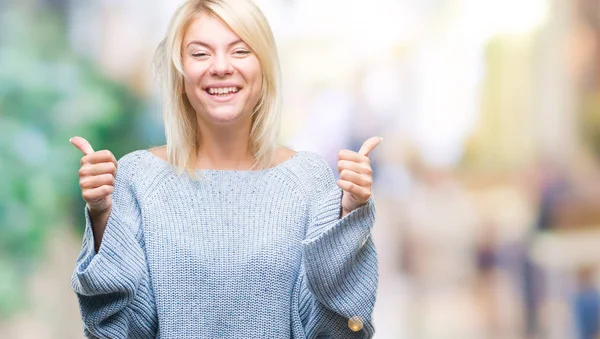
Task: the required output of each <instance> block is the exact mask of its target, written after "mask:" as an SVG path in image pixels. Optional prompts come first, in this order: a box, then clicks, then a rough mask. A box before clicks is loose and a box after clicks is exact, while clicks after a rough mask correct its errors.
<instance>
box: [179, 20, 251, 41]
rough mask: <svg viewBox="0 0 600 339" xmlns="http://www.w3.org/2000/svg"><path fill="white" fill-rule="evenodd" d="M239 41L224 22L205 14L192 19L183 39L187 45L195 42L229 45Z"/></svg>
mask: <svg viewBox="0 0 600 339" xmlns="http://www.w3.org/2000/svg"><path fill="white" fill-rule="evenodd" d="M239 39H240V38H239V36H238V35H237V34H235V32H234V31H233V30H231V28H229V26H228V25H227V24H226V23H225V22H223V20H221V19H220V18H218V17H215V16H213V15H209V14H205V13H201V14H198V15H196V16H194V18H192V22H191V23H190V25H189V26H188V28H187V30H186V32H185V35H184V38H183V40H184V43H185V44H187V43H188V42H190V41H193V40H202V41H204V42H206V43H209V44H214V45H221V44H225V45H227V44H229V43H231V42H233V41H236V40H239Z"/></svg>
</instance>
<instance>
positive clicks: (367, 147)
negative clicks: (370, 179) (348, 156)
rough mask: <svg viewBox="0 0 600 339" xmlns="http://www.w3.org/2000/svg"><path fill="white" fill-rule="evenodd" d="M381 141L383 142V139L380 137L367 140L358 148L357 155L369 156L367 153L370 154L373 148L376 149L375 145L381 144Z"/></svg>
mask: <svg viewBox="0 0 600 339" xmlns="http://www.w3.org/2000/svg"><path fill="white" fill-rule="evenodd" d="M381 140H383V138H381V137H372V138H369V139H368V140H367V141H365V143H364V144H363V145H362V147H361V148H360V150H359V151H358V153H359V154H362V155H364V156H369V153H371V151H373V150H374V149H375V147H377V145H379V143H380V142H381Z"/></svg>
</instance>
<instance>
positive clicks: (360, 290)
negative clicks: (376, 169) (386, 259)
mask: <svg viewBox="0 0 600 339" xmlns="http://www.w3.org/2000/svg"><path fill="white" fill-rule="evenodd" d="M340 206H341V190H339V189H336V190H332V192H330V193H329V194H328V195H327V199H325V201H324V203H323V205H321V206H320V208H319V210H318V211H317V213H316V216H315V218H314V220H313V223H312V224H311V225H310V231H309V236H308V237H307V239H306V240H304V241H303V243H302V245H303V258H304V265H305V272H306V273H305V274H306V277H307V281H308V287H309V289H310V291H311V292H312V293H313V294H314V295H315V297H316V298H317V299H318V300H319V301H320V302H321V303H323V304H324V305H325V306H326V307H327V308H329V309H331V310H333V311H335V312H336V313H338V314H340V315H343V316H344V317H346V318H351V317H355V316H358V317H360V319H361V320H362V321H363V322H364V328H363V331H361V332H360V333H355V334H356V335H358V337H361V336H362V335H366V336H367V337H368V336H370V335H371V334H372V333H373V328H372V324H371V315H372V311H373V306H374V303H375V293H376V290H377V280H378V276H377V275H378V272H377V254H376V252H375V247H374V245H373V241H372V240H371V239H370V235H371V232H370V230H371V227H372V226H373V223H374V221H375V204H374V201H373V199H369V201H368V202H367V203H366V204H365V205H363V206H361V207H359V208H357V209H355V210H354V211H352V212H350V213H349V214H348V215H346V216H345V217H344V218H342V219H339V215H340V214H339V213H340Z"/></svg>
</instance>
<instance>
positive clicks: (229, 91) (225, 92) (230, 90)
mask: <svg viewBox="0 0 600 339" xmlns="http://www.w3.org/2000/svg"><path fill="white" fill-rule="evenodd" d="M241 89H242V88H241V87H237V86H231V87H207V88H205V89H204V91H205V92H206V93H208V95H210V96H213V97H220V98H227V97H230V96H233V95H235V94H236V93H238V92H239V91H240V90H241Z"/></svg>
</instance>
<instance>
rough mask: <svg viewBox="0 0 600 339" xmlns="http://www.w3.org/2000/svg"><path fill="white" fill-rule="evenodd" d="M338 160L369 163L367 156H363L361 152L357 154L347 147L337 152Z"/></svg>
mask: <svg viewBox="0 0 600 339" xmlns="http://www.w3.org/2000/svg"><path fill="white" fill-rule="evenodd" d="M338 160H349V161H354V162H366V163H368V164H370V163H371V160H370V159H369V157H367V156H364V155H362V154H358V153H357V152H354V151H350V150H347V149H344V150H341V151H340V152H339V153H338Z"/></svg>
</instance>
